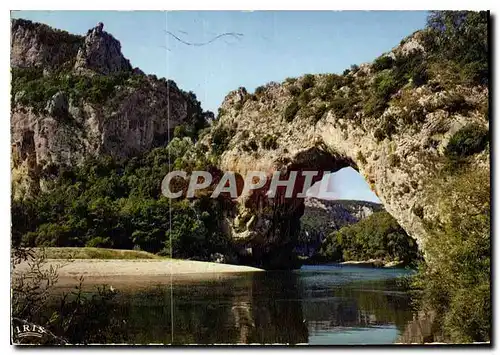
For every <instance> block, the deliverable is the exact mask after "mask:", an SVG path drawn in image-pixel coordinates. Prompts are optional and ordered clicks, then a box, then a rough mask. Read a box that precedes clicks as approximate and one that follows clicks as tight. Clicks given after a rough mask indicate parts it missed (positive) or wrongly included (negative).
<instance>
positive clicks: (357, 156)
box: [356, 150, 367, 164]
mask: <svg viewBox="0 0 500 355" xmlns="http://www.w3.org/2000/svg"><path fill="white" fill-rule="evenodd" d="M356 159H357V160H358V161H359V162H360V163H361V164H366V163H367V161H366V158H365V156H364V155H363V153H361V151H360V150H358V154H357V155H356Z"/></svg>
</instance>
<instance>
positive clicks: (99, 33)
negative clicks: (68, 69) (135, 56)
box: [75, 23, 132, 74]
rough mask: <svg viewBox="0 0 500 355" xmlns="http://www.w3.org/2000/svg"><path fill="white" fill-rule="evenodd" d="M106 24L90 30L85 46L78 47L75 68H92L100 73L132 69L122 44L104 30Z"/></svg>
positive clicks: (77, 69) (84, 69)
mask: <svg viewBox="0 0 500 355" xmlns="http://www.w3.org/2000/svg"><path fill="white" fill-rule="evenodd" d="M103 27H104V25H103V24H102V23H99V24H98V25H97V27H95V28H93V29H91V30H89V31H88V33H87V36H86V37H85V41H84V43H83V46H81V47H80V48H79V49H78V54H77V56H76V63H75V70H76V71H81V72H84V71H86V70H91V71H94V72H97V73H100V74H112V73H117V72H121V71H129V70H131V69H132V67H131V65H130V62H129V61H128V59H126V58H125V57H124V56H123V55H122V52H121V45H120V42H119V41H118V40H116V39H115V38H114V37H113V36H111V35H110V34H109V33H107V32H104V31H103Z"/></svg>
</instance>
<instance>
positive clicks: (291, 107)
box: [283, 99, 300, 122]
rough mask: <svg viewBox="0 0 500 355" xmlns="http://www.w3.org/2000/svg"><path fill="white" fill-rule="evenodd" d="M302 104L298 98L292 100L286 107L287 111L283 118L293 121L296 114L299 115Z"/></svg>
mask: <svg viewBox="0 0 500 355" xmlns="http://www.w3.org/2000/svg"><path fill="white" fill-rule="evenodd" d="M299 109H300V106H299V103H298V101H297V100H295V99H294V100H292V102H290V103H289V104H288V106H287V107H286V108H285V112H284V113H283V118H284V119H285V120H286V121H287V122H292V121H293V119H294V118H295V116H296V115H297V112H299Z"/></svg>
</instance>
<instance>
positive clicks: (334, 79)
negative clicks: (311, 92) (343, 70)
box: [324, 74, 344, 92]
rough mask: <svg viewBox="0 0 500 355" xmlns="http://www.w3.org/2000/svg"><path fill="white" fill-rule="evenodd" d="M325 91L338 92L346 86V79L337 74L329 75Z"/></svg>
mask: <svg viewBox="0 0 500 355" xmlns="http://www.w3.org/2000/svg"><path fill="white" fill-rule="evenodd" d="M324 85H325V87H324V90H325V91H327V92H329V91H332V90H338V89H339V88H341V87H342V86H343V85H344V78H343V77H342V76H340V75H336V74H328V75H327V76H326V79H325V84H324Z"/></svg>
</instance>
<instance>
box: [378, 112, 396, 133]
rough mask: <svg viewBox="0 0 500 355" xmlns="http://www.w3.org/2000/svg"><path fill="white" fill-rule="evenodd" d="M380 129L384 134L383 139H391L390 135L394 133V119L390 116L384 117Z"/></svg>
mask: <svg viewBox="0 0 500 355" xmlns="http://www.w3.org/2000/svg"><path fill="white" fill-rule="evenodd" d="M380 129H381V130H382V132H384V136H385V137H387V138H389V139H391V138H392V135H393V134H394V133H396V119H395V118H394V117H392V116H386V117H384V120H383V121H382V126H381V127H380Z"/></svg>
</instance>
